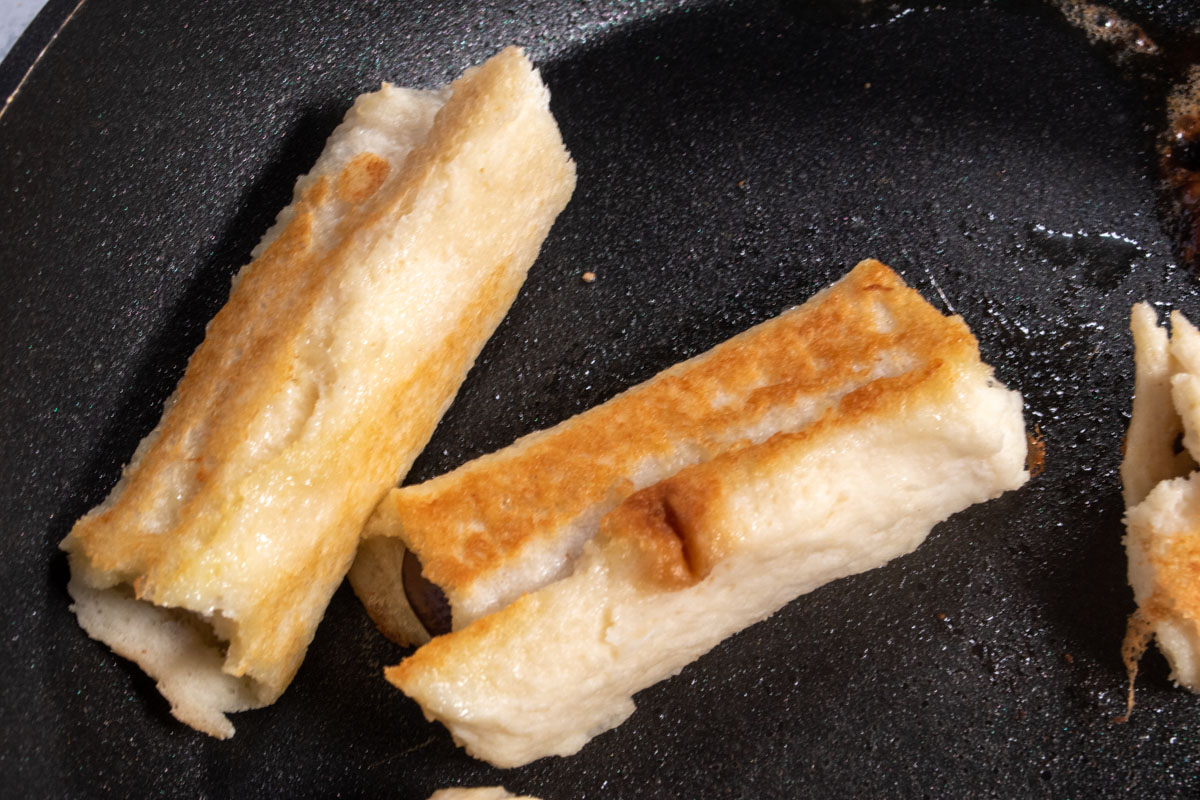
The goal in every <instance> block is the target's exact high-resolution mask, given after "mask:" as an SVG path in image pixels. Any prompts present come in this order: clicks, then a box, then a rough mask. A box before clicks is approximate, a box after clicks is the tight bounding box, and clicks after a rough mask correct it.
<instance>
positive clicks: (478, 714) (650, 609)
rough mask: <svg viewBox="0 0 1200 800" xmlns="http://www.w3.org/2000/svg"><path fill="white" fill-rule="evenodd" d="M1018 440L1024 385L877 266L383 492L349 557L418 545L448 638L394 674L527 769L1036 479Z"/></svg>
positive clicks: (376, 571) (384, 565) (473, 746)
mask: <svg viewBox="0 0 1200 800" xmlns="http://www.w3.org/2000/svg"><path fill="white" fill-rule="evenodd" d="M1025 456H1026V439H1025V431H1024V422H1023V418H1022V413H1021V398H1020V395H1018V394H1017V393H1016V392H1012V391H1009V390H1007V389H1005V388H1004V387H1003V386H1001V385H1000V384H999V383H998V382H997V381H996V380H995V378H994V377H993V374H992V369H991V368H990V367H989V366H988V365H987V364H985V363H983V362H982V361H981V360H980V358H979V351H978V347H977V344H976V342H975V339H974V337H973V336H972V335H971V333H970V331H969V330H968V329H967V327H966V325H965V324H964V323H963V321H962V320H961V319H959V318H957V317H944V316H942V315H941V314H940V313H938V311H937V310H936V309H934V308H933V307H932V306H930V305H929V304H928V303H926V302H925V301H924V300H923V299H922V298H921V297H920V295H918V294H917V293H916V292H914V291H913V290H911V289H909V288H908V287H906V286H905V285H904V283H903V282H902V281H901V280H900V278H899V277H898V276H896V275H895V273H893V272H892V271H891V270H889V269H888V268H887V267H885V266H884V265H883V264H880V263H879V262H877V261H864V262H863V263H861V264H859V265H858V266H857V267H856V268H855V269H854V270H853V271H852V272H850V273H849V274H848V275H847V276H846V277H845V278H843V279H842V280H841V281H840V282H838V283H837V284H835V285H834V286H832V287H831V288H829V289H827V290H825V291H823V292H821V293H819V294H818V295H816V296H815V297H814V298H812V299H811V300H810V301H809V302H807V303H805V304H804V305H802V306H800V307H799V308H796V309H793V310H791V311H788V312H786V313H784V314H782V315H780V316H779V317H777V318H776V319H774V320H771V321H769V322H766V323H763V324H762V325H759V326H758V327H756V328H753V329H751V330H749V331H747V332H745V333H743V334H741V335H740V336H737V337H735V338H733V339H731V340H730V341H728V342H726V343H724V344H722V345H719V346H718V347H716V348H714V349H713V350H711V351H709V352H708V353H706V354H704V355H701V356H699V357H697V358H695V359H692V360H690V361H687V362H684V363H682V364H679V365H677V366H675V367H672V368H670V369H668V370H666V371H665V372H663V373H661V374H660V375H658V376H656V377H655V378H652V379H651V380H650V381H647V382H646V383H644V384H642V385H640V386H637V387H635V388H633V389H630V390H629V391H628V392H625V393H624V394H621V395H618V396H617V397H615V398H613V399H612V400H610V401H609V402H607V403H605V404H604V405H602V406H599V407H597V408H594V409H592V410H590V411H587V412H585V413H583V414H580V415H579V416H577V417H575V418H573V419H570V420H567V421H566V422H563V423H562V424H560V425H558V426H556V427H554V428H551V429H549V430H547V431H543V432H540V433H536V434H533V435H531V436H528V437H525V438H524V439H521V440H519V441H518V442H516V443H515V444H513V445H512V446H511V447H509V448H506V449H505V450H502V451H500V452H497V453H493V454H491V455H489V456H485V457H483V458H481V459H478V460H476V461H474V462H471V463H469V464H466V465H464V466H463V467H461V468H460V469H458V470H455V471H454V472H451V473H449V474H447V475H443V476H441V477H439V478H435V479H433V480H431V481H428V482H426V483H424V484H421V485H418V486H412V487H406V488H403V489H399V490H395V491H393V492H391V493H390V494H389V495H388V497H387V498H386V499H385V500H384V502H383V503H382V504H381V505H380V507H379V509H378V510H377V512H376V514H375V515H374V516H373V518H372V520H371V522H370V523H369V525H368V529H367V532H368V535H369V536H370V537H372V538H369V539H368V540H367V544H372V545H374V547H375V548H377V549H376V550H375V551H372V550H368V549H366V548H364V549H363V550H362V551H361V552H360V555H359V559H358V561H359V565H356V567H355V569H356V570H359V569H360V568H361V564H362V562H363V561H364V559H365V558H371V559H372V562H371V563H372V570H373V572H372V573H371V574H372V576H373V578H374V579H381V578H382V576H383V575H385V574H386V573H387V572H388V570H389V569H391V570H394V569H395V564H396V556H395V552H396V551H397V550H403V549H404V548H411V549H412V551H413V552H414V553H415V554H416V555H417V556H419V558H420V562H421V563H422V564H423V565H424V574H425V578H426V579H427V580H429V581H431V582H432V583H433V584H435V585H436V586H438V587H441V588H442V589H443V590H444V591H445V594H446V596H447V599H448V601H449V604H450V606H451V608H452V612H453V620H452V623H453V624H452V627H453V628H454V631H453V632H451V633H448V634H446V635H442V636H437V637H435V638H433V639H432V641H430V642H429V643H428V644H425V645H424V646H423V647H421V648H420V649H418V650H417V651H416V652H415V653H414V654H413V655H412V656H410V657H409V658H407V659H406V660H404V661H403V662H402V663H401V664H400V665H399V666H396V667H392V668H389V669H388V670H387V671H386V676H387V678H388V680H389V681H391V682H392V683H393V684H395V685H396V686H397V687H399V688H400V689H401V690H403V691H404V692H405V693H406V694H408V695H410V696H411V697H413V698H414V699H416V700H417V702H418V703H420V704H421V706H422V708H423V709H424V711H425V714H426V716H428V717H429V718H430V719H437V720H439V721H441V722H443V723H444V724H445V725H446V726H447V727H448V728H449V729H450V732H451V733H452V734H453V736H454V738H455V740H456V741H457V742H458V743H459V744H461V745H463V746H464V747H466V749H467V750H468V752H470V753H471V754H473V755H475V756H477V757H479V758H483V759H485V760H487V761H490V762H491V763H493V764H496V765H498V766H504V767H510V766H516V765H520V764H524V763H527V762H529V761H532V760H534V759H537V758H540V757H543V756H547V755H568V754H571V753H574V752H576V751H577V750H578V749H579V748H580V747H582V746H583V744H584V743H586V742H587V741H588V740H589V739H590V738H591V737H593V736H595V735H597V734H598V733H601V732H603V731H605V730H607V729H609V728H612V727H613V726H615V725H618V724H619V723H620V722H622V721H623V720H624V719H625V718H626V717H628V716H629V714H630V713H632V711H633V709H634V706H633V702H632V695H633V694H634V693H635V692H637V691H638V690H640V689H643V688H645V687H647V686H649V685H651V684H653V683H655V682H657V681H659V680H662V679H663V678H666V677H668V676H670V675H672V674H674V673H676V672H678V671H679V670H680V669H682V668H683V666H684V665H686V664H687V663H689V662H690V661H692V660H693V659H695V658H696V657H698V656H700V655H701V654H703V653H704V652H706V651H707V650H709V649H710V648H712V647H713V646H714V645H716V644H717V643H718V642H720V641H721V640H722V639H724V638H725V637H727V636H729V635H730V634H732V633H734V632H735V631H737V630H740V629H741V628H744V627H746V626H747V625H750V624H752V623H754V622H756V621H758V620H761V619H763V618H764V617H766V616H768V615H770V614H771V613H773V612H774V611H776V610H777V609H779V608H780V607H781V606H782V605H784V604H785V603H787V602H788V601H790V600H791V599H793V598H795V597H796V596H798V595H800V594H803V593H805V592H808V591H811V590H812V589H814V588H816V587H818V586H820V585H822V584H824V583H827V582H828V581H831V580H834V579H836V578H839V577H842V576H845V575H850V574H853V573H856V572H861V571H864V570H867V569H871V568H873V567H876V566H879V565H881V564H883V563H885V562H887V561H888V560H890V559H892V558H894V557H896V556H899V555H902V554H904V553H907V552H909V551H911V550H912V549H913V548H915V547H916V546H917V545H918V544H920V542H921V541H923V540H924V538H925V536H926V535H927V534H928V533H929V531H930V529H931V528H932V527H933V526H934V525H935V524H936V523H938V522H939V521H941V520H944V519H945V518H947V517H948V516H949V515H951V514H953V513H954V512H956V511H959V510H961V509H963V508H966V507H967V506H969V505H971V504H973V503H976V502H980V501H983V500H987V499H989V498H992V497H995V496H997V495H999V494H1000V493H1002V492H1004V491H1007V490H1010V489H1014V488H1016V487H1018V486H1020V485H1022V484H1023V483H1024V482H1025V480H1026V479H1027V478H1028V473H1027V472H1026V470H1025V466H1024V464H1025ZM379 551H382V552H384V553H386V554H388V558H389V559H390V560H388V561H384V560H376V559H374V558H372V553H373V552H379ZM389 565H390V566H389ZM391 587H392V592H391V595H390V596H389V598H385V599H389V603H390V604H389V605H387V606H385V609H386V610H388V611H389V614H390V616H389V617H387V619H388V620H394V619H395V618H398V617H400V616H402V614H401V613H400V612H393V611H392V609H395V608H401V610H403V607H406V606H402V602H401V601H402V600H403V596H404V587H403V584H402V579H401V576H400V575H399V574H393V575H392V584H391ZM376 588H377V589H378V590H379V591H380V592H383V591H384V589H385V588H386V586H385V584H384V583H382V581H381V582H380V583H378V584H376ZM380 596H381V595H376V596H375V599H376V600H378V599H379V598H380ZM407 613H408V614H409V615H410V616H413V615H412V612H411V610H410V611H408V612H407ZM389 624H390V623H389ZM385 627H386V625H385Z"/></svg>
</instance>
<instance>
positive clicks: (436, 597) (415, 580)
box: [402, 550, 450, 636]
mask: <svg viewBox="0 0 1200 800" xmlns="http://www.w3.org/2000/svg"><path fill="white" fill-rule="evenodd" d="M402 580H403V582H404V596H405V597H406V598H408V604H409V606H411V607H412V610H413V613H414V614H416V615H417V619H418V620H420V622H421V624H422V625H424V626H425V630H426V631H428V632H429V635H430V636H441V635H442V634H443V633H449V632H450V601H449V600H447V599H446V593H445V592H443V591H442V590H441V589H440V588H439V587H438V586H436V585H435V584H432V583H430V582H429V581H428V580H426V579H425V576H424V575H422V574H421V560H420V559H419V558H417V556H416V554H415V553H414V552H413V551H412V550H405V551H404V567H403V569H402Z"/></svg>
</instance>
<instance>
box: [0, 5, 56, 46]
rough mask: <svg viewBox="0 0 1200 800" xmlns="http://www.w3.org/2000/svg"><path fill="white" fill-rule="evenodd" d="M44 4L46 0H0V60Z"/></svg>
mask: <svg viewBox="0 0 1200 800" xmlns="http://www.w3.org/2000/svg"><path fill="white" fill-rule="evenodd" d="M45 4H46V0H0V60H2V59H3V58H4V57H5V56H6V55H8V51H9V50H11V49H12V46H13V45H14V44H16V43H17V39H19V38H20V37H21V34H22V33H24V32H25V28H27V27H29V23H30V22H33V18H34V17H36V16H37V13H38V12H39V11H41V10H42V6H44V5H45Z"/></svg>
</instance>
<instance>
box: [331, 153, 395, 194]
mask: <svg viewBox="0 0 1200 800" xmlns="http://www.w3.org/2000/svg"><path fill="white" fill-rule="evenodd" d="M391 171H392V166H391V164H389V163H388V162H387V159H386V158H384V157H382V156H377V155H375V154H374V153H359V154H358V155H356V156H355V157H354V158H352V159H351V160H350V163H349V164H347V165H346V166H345V168H344V169H342V172H341V174H340V175H338V177H337V195H338V197H339V198H340V199H342V200H344V201H345V202H347V203H350V204H351V205H358V204H359V203H361V202H363V201H364V200H366V199H367V198H368V197H370V196H371V195H373V194H375V192H376V191H378V190H379V187H380V186H382V185H383V182H384V181H385V180H387V176H388V173H389V172H391Z"/></svg>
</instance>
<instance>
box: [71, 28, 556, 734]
mask: <svg viewBox="0 0 1200 800" xmlns="http://www.w3.org/2000/svg"><path fill="white" fill-rule="evenodd" d="M548 100H549V95H548V92H547V91H546V88H545V86H544V85H543V84H542V82H541V80H540V79H539V77H538V75H537V73H536V72H535V71H534V70H533V68H532V66H531V65H530V64H529V62H528V60H527V59H526V58H525V56H524V55H523V54H522V53H521V52H520V51H519V50H516V49H508V50H505V51H503V52H502V53H500V54H499V55H497V56H495V57H494V58H492V59H491V60H490V61H488V62H487V63H486V64H484V65H482V66H480V67H478V68H475V69H472V70H469V71H468V72H467V73H466V74H464V75H463V77H462V78H460V79H459V80H458V81H456V82H455V83H454V84H453V85H452V86H450V87H449V88H448V89H447V90H443V91H438V92H416V91H410V90H404V89H397V88H395V87H391V86H387V85H385V86H384V87H383V89H381V90H380V91H379V92H375V93H373V94H368V95H364V96H363V97H361V98H359V99H358V100H357V101H356V102H355V104H354V107H353V108H352V109H351V110H350V112H349V113H348V115H347V117H346V120H345V122H343V123H342V125H341V126H340V127H339V128H338V129H337V130H336V131H335V132H334V134H333V136H332V137H331V138H330V140H329V142H328V144H327V146H326V148H325V151H324V152H323V154H322V155H321V157H320V159H319V160H318V162H317V164H316V166H315V167H314V169H313V171H312V172H311V173H309V174H308V175H306V176H305V177H303V178H301V179H300V181H299V182H298V183H297V186H296V193H295V199H294V201H293V203H292V204H291V205H290V206H289V207H288V208H286V209H284V210H283V212H281V213H280V215H279V220H278V223H277V224H276V226H275V227H274V228H272V230H271V231H269V232H268V234H267V236H266V237H265V239H264V241H263V243H262V244H261V245H260V246H259V248H258V249H257V250H256V251H255V255H256V258H255V260H254V261H253V262H252V263H250V264H249V265H248V266H246V267H245V268H244V269H243V270H242V271H241V272H240V273H239V274H238V276H237V277H236V278H235V280H234V287H233V290H232V292H231V294H230V297H229V301H228V303H227V304H226V305H225V307H224V308H223V309H222V310H221V311H220V312H219V313H218V314H217V316H216V317H215V318H214V319H213V321H212V322H211V324H210V325H209V327H208V331H207V336H206V338H205V340H204V342H203V343H202V344H201V345H200V347H199V348H198V349H197V350H196V352H195V354H194V355H193V356H192V359H191V361H190V362H189V364H188V368H187V371H186V373H185V375H184V377H183V379H182V380H181V381H180V383H179V386H178V388H177V390H176V391H175V393H174V395H173V396H172V397H171V398H170V399H169V400H168V401H167V403H166V406H165V408H164V411H163V417H162V420H161V421H160V422H159V424H158V426H157V427H156V428H155V429H154V430H153V431H152V432H151V433H150V434H149V435H148V436H147V437H146V438H145V439H144V440H143V441H142V443H141V445H140V446H139V447H138V449H137V452H136V453H135V454H134V456H133V460H132V461H131V462H130V464H129V466H128V467H127V468H126V469H125V471H124V474H123V475H122V478H121V480H120V482H119V483H118V484H117V486H116V487H115V488H114V489H113V490H112V493H111V495H110V496H109V497H108V499H106V500H105V501H104V502H103V503H102V504H100V505H99V506H97V507H96V508H95V509H93V510H92V511H91V512H90V513H88V514H87V515H86V516H85V517H83V518H82V519H81V520H79V522H78V523H76V525H75V527H74V528H73V529H72V530H71V532H70V534H69V535H68V536H67V538H66V539H65V540H64V541H63V544H62V546H63V548H64V549H65V550H67V552H68V553H69V554H70V562H71V573H72V578H71V583H70V587H69V588H70V592H71V594H72V597H73V598H74V600H75V605H74V608H75V611H76V614H77V615H78V618H79V621H80V624H81V625H82V626H83V627H84V629H85V630H87V631H88V633H89V634H91V635H92V636H94V637H96V638H99V639H101V640H103V641H104V642H106V643H107V644H109V645H110V646H111V647H112V648H113V649H114V650H115V651H116V652H118V653H120V654H121V655H123V656H125V657H127V658H130V659H132V660H134V661H136V662H137V663H138V664H139V665H140V666H141V667H142V668H143V669H144V670H146V672H147V673H149V674H150V675H151V676H152V677H153V678H155V679H156V680H157V681H158V686H159V689H160V690H161V691H162V692H163V694H164V695H165V696H166V697H167V699H168V700H169V701H170V703H171V709H172V713H173V714H174V715H175V716H176V717H178V718H179V719H181V720H183V721H184V722H186V723H188V724H189V725H192V726H193V727H195V728H197V729H199V730H202V731H205V732H206V733H209V734H212V735H213V736H219V737H222V738H223V737H227V736H230V735H232V733H233V726H232V725H231V724H230V723H229V720H228V719H227V718H226V717H225V712H228V711H238V710H242V709H247V708H255V707H259V706H262V705H265V704H268V703H270V702H272V701H273V700H275V698H277V697H278V696H279V694H280V693H281V692H282V691H283V690H284V688H285V687H286V686H287V685H288V683H289V682H290V681H291V679H292V676H293V675H294V674H295V672H296V669H297V668H298V667H299V665H300V662H301V659H302V658H303V656H304V652H305V649H306V648H307V647H308V644H309V642H310V641H311V640H312V638H313V633H314V631H315V630H316V626H317V623H318V622H319V621H320V619H321V616H322V614H323V613H324V610H325V606H326V604H327V603H328V601H329V598H330V596H331V595H332V594H333V591H334V589H335V588H336V587H337V585H338V584H339V583H340V581H341V580H342V577H343V576H344V575H345V573H346V570H347V569H348V568H349V566H350V562H351V560H352V558H353V555H354V551H355V547H356V545H357V542H358V535H359V532H360V531H361V529H362V526H363V523H364V522H365V520H366V518H367V515H368V514H369V513H370V511H371V509H372V508H373V507H374V506H375V505H376V504H377V503H378V501H379V499H380V497H381V496H382V495H383V494H384V493H385V492H386V491H387V489H388V488H389V487H392V486H394V485H395V484H396V482H397V481H398V480H399V479H400V478H401V477H402V476H403V475H404V473H405V472H406V471H407V470H408V468H409V466H410V465H411V463H412V461H413V459H414V458H415V457H416V455H417V453H418V452H419V451H420V450H421V448H422V447H423V446H424V445H425V443H426V441H428V439H429V436H430V435H431V433H432V431H433V429H434V426H435V425H436V424H437V421H438V419H439V418H440V417H441V415H442V413H443V412H444V411H445V409H446V407H447V406H448V405H449V403H450V401H451V399H452V398H453V396H454V394H455V392H456V391H457V389H458V386H459V384H460V382H461V381H462V379H463V377H464V375H465V373H466V371H467V370H468V369H469V368H470V366H471V364H472V362H473V361H474V359H475V357H476V356H477V354H478V353H479V350H480V348H481V347H482V346H483V343H484V342H485V341H486V339H487V338H488V336H490V335H491V333H492V331H493V330H494V329H495V327H496V325H497V324H498V323H499V321H500V319H501V318H502V317H503V316H504V314H505V312H506V311H507V309H508V307H509V305H510V304H511V302H512V300H513V297H514V296H515V294H516V292H517V290H518V289H519V287H520V286H521V284H522V282H523V281H524V278H525V274H526V272H527V270H528V269H529V266H530V264H532V262H533V260H534V258H535V257H536V255H537V253H538V249H539V248H540V246H541V243H542V240H543V239H544V237H545V236H546V234H547V232H548V230H549V229H550V226H551V224H552V223H553V221H554V219H555V217H556V216H557V214H558V213H559V212H560V211H561V210H562V208H563V207H564V205H565V204H566V202H567V200H568V198H569V197H570V195H571V192H572V190H573V188H574V183H575V172H574V165H573V164H572V162H571V161H570V158H569V157H568V155H567V153H566V150H565V149H564V147H563V143H562V140H561V138H560V136H559V132H558V128H557V126H556V125H555V122H554V119H553V118H552V117H551V115H550V112H549V108H548Z"/></svg>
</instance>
